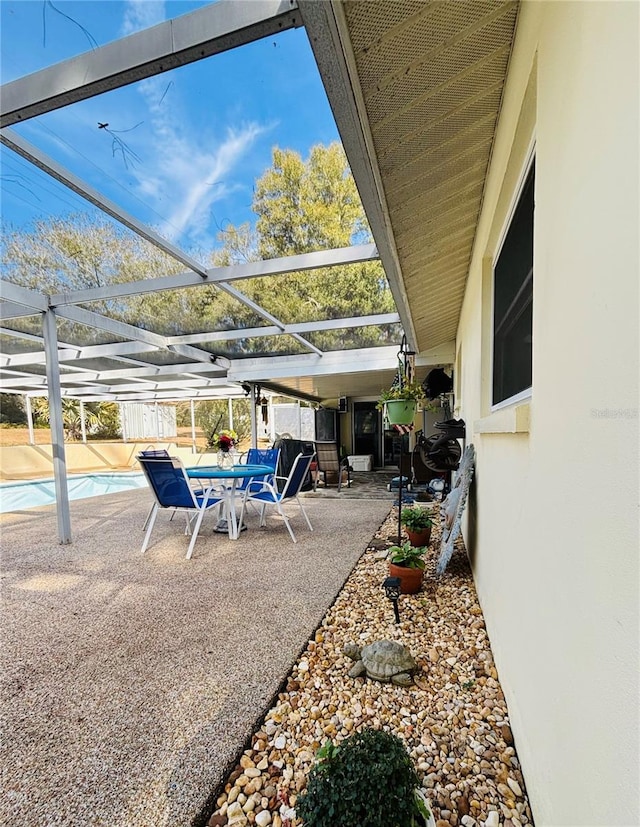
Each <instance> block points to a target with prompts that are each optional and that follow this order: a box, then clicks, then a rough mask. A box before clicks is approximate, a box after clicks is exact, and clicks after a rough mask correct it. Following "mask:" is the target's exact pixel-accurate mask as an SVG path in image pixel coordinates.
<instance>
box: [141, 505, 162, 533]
mask: <svg viewBox="0 0 640 827" xmlns="http://www.w3.org/2000/svg"><path fill="white" fill-rule="evenodd" d="M157 505H158V503H151V508H150V509H149V513H148V514H147V517H146V519H145V521H144V525H143V526H142V530H143V531H146V530H147V526H148V525H149V520H150V519H151V515H152V514H153V509H154V508H155V507H156V506H157Z"/></svg>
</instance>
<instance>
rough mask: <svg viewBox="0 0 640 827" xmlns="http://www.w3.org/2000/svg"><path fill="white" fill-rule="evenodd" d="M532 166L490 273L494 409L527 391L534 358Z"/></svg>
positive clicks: (529, 385)
mask: <svg viewBox="0 0 640 827" xmlns="http://www.w3.org/2000/svg"><path fill="white" fill-rule="evenodd" d="M533 184H534V166H533V165H532V167H531V170H530V171H529V174H528V175H527V179H526V181H525V184H524V187H523V189H522V192H521V194H520V199H519V200H518V205H517V207H516V209H515V212H514V214H513V218H512V220H511V224H510V226H509V229H508V230H507V234H506V236H505V239H504V243H503V245H502V249H501V250H500V254H499V255H498V259H497V261H496V264H495V267H494V270H493V404H494V405H497V404H498V403H499V402H503V401H504V400H505V399H510V398H511V397H512V396H515V395H516V394H518V393H520V392H521V391H524V390H527V389H528V388H530V387H531V380H532V353H533V326H532V322H533V209H534V204H533V191H534V186H533Z"/></svg>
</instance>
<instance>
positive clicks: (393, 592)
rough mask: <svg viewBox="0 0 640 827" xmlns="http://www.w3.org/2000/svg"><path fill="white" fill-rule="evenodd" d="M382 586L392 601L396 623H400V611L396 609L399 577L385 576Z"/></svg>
mask: <svg viewBox="0 0 640 827" xmlns="http://www.w3.org/2000/svg"><path fill="white" fill-rule="evenodd" d="M382 587H383V588H384V590H385V593H386V595H387V597H388V598H389V600H390V601H391V602H392V603H393V613H394V614H395V616H396V623H400V612H399V611H398V598H399V597H400V578H399V577H387V578H386V580H384V581H383V583H382Z"/></svg>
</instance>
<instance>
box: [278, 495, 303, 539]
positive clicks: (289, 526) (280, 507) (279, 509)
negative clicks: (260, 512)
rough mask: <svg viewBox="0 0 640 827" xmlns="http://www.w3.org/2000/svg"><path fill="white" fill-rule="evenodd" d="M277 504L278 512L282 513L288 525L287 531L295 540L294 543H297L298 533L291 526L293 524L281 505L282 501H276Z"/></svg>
mask: <svg viewBox="0 0 640 827" xmlns="http://www.w3.org/2000/svg"><path fill="white" fill-rule="evenodd" d="M275 505H276V508H277V509H278V513H279V514H280V516H281V517H282V519H283V520H284V524H285V525H286V527H287V531H288V532H289V534H290V535H291V539H292V540H293V542H294V543H297V542H298V541H297V540H296V535H295V534H294V533H293V529H292V528H291V524H290V523H289V518H288V517H287V515H286V514H285V513H284V511H283V510H282V506H281V505H280V503H276V504H275Z"/></svg>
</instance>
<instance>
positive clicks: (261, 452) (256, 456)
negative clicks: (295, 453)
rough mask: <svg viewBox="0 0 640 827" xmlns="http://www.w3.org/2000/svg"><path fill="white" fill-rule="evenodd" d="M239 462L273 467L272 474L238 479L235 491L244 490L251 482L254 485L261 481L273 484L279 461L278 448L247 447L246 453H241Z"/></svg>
mask: <svg viewBox="0 0 640 827" xmlns="http://www.w3.org/2000/svg"><path fill="white" fill-rule="evenodd" d="M241 462H242V463H243V464H244V465H268V466H270V467H271V468H273V474H266V475H265V476H263V477H247V478H246V479H243V480H240V481H239V482H238V485H237V486H236V491H244V490H245V489H246V487H247V485H249V482H251V484H252V485H256V484H257V483H261V482H269V483H271V485H274V480H275V476H276V474H277V473H278V463H279V462H280V449H279V448H249V450H248V451H247V452H246V454H243V455H242V459H241Z"/></svg>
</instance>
